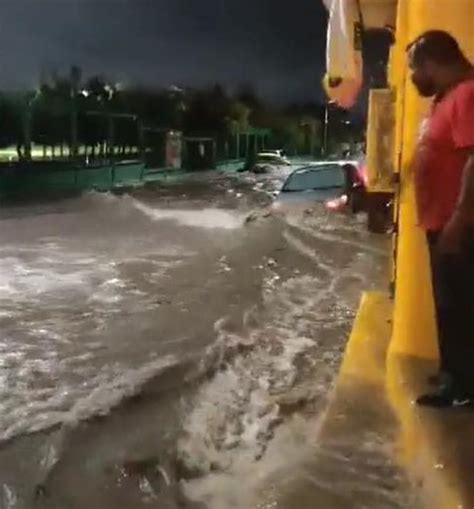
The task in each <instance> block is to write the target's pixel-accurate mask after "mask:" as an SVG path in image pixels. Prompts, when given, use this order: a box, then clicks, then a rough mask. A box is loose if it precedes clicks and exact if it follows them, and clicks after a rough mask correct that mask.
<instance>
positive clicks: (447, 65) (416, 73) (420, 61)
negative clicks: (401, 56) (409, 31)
mask: <svg viewBox="0 0 474 509" xmlns="http://www.w3.org/2000/svg"><path fill="white" fill-rule="evenodd" d="M407 53H408V59H409V65H410V69H411V71H412V75H411V79H412V81H413V84H414V85H415V87H416V89H417V90H418V92H419V94H420V95H421V96H423V97H432V96H434V95H436V94H439V93H441V92H443V91H444V90H446V88H447V87H449V86H450V85H451V84H452V82H453V78H454V77H455V76H457V74H458V73H459V69H462V68H464V67H465V66H466V65H469V63H468V60H467V59H466V57H465V56H464V54H463V52H462V50H461V48H460V47H459V44H458V42H457V41H456V39H455V38H454V37H453V36H451V35H450V34H448V33H447V32H443V31H442V30H430V31H428V32H425V33H423V34H421V35H420V36H419V37H418V38H417V39H415V40H414V41H413V42H412V43H410V44H409V45H408V47H407Z"/></svg>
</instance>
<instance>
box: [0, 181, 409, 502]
mask: <svg viewBox="0 0 474 509" xmlns="http://www.w3.org/2000/svg"><path fill="white" fill-rule="evenodd" d="M281 178H282V176H281V175H277V176H270V177H268V176H266V177H259V179H258V180H256V179H255V178H251V177H245V176H241V177H239V178H232V177H224V176H213V175H210V174H205V175H201V176H199V177H196V178H194V179H189V180H188V181H185V182H182V183H180V184H174V185H169V186H167V187H161V188H159V187H150V188H147V189H143V190H140V191H135V192H131V193H123V194H121V195H113V194H89V195H84V196H82V197H76V198H68V199H62V200H55V201H54V202H43V203H39V202H34V203H32V202H29V203H22V204H16V205H14V206H13V205H9V206H8V207H6V206H5V207H2V208H1V209H0V292H1V295H2V299H1V301H2V304H1V306H0V331H1V332H0V440H1V444H0V507H1V508H2V509H17V508H21V509H23V508H34V507H40V508H50V509H65V508H68V509H76V508H78V509H79V508H97V509H112V508H114V509H121V508H124V509H125V508H135V509H138V508H140V507H157V508H158V507H159V508H160V509H161V508H170V509H175V508H178V507H199V508H208V509H233V508H236V509H249V508H262V509H263V508H264V507H265V508H268V509H269V508H270V507H290V506H292V505H293V506H294V507H299V506H300V505H301V503H302V502H301V500H303V498H304V497H303V493H302V492H300V494H299V495H298V494H296V495H294V496H293V495H292V497H293V498H290V500H293V502H288V497H287V498H286V499H285V500H286V502H282V500H283V499H282V498H281V497H280V496H279V494H278V486H279V485H280V484H281V483H276V484H275V483H274V479H275V476H276V478H280V479H283V478H287V477H288V475H287V473H288V474H289V473H290V472H291V476H293V478H296V479H299V478H300V479H306V480H308V479H309V480H310V481H311V482H310V483H309V484H310V485H312V486H315V485H316V486H317V485H318V483H319V484H320V483H321V482H323V481H322V480H321V479H322V477H321V476H322V475H323V472H328V471H330V472H331V475H330V476H329V478H328V476H327V475H326V478H325V479H324V483H325V486H326V488H325V489H326V490H329V491H330V490H331V479H332V478H333V477H337V472H338V471H340V469H341V468H347V464H346V463H344V464H343V463H340V464H338V461H341V460H340V457H339V456H338V454H337V450H333V451H332V452H331V451H326V452H325V458H326V460H325V462H323V463H324V465H325V469H324V470H318V468H313V467H312V468H309V469H308V468H307V466H308V454H310V455H311V456H314V454H315V451H314V450H313V451H312V450H311V449H310V448H308V443H310V441H311V440H312V438H313V437H314V434H315V430H317V427H318V423H319V422H320V418H321V415H322V413H323V412H324V409H325V407H326V405H327V401H328V399H329V398H330V394H331V389H332V386H333V383H334V379H335V376H336V375H337V371H338V367H339V364H340V361H341V356H342V353H343V351H344V347H345V343H346V341H347V337H348V333H349V331H350V327H351V324H352V321H353V317H354V313H355V310H356V307H357V303H358V299H359V295H360V292H361V291H362V290H364V289H370V288H378V287H381V286H383V285H384V284H385V281H386V266H387V257H388V254H387V253H388V245H387V239H385V238H383V237H374V236H371V235H370V234H369V233H367V232H366V231H365V228H364V224H363V219H361V218H357V217H344V216H335V215H330V214H328V213H326V212H325V211H324V210H323V209H322V208H321V207H318V206H316V207H315V208H314V209H313V210H312V211H310V212H308V213H305V214H302V215H299V216H290V217H287V218H286V219H282V218H279V217H274V216H271V215H268V214H266V213H265V211H266V210H267V209H266V208H265V207H267V206H268V204H269V203H270V201H271V198H270V195H271V192H272V191H273V190H274V189H275V188H277V187H278V185H280V182H281ZM251 213H252V220H251V221H247V220H246V218H247V217H248V216H249V214H251ZM367 440H369V441H370V444H368V445H367V447H370V448H371V454H373V455H375V457H376V458H377V461H378V462H379V463H377V464H378V465H380V464H382V465H385V466H386V472H388V474H387V475H388V476H389V477H390V478H393V479H392V481H391V482H389V483H387V482H385V481H386V480H385V481H384V482H382V481H381V479H379V478H377V476H374V475H360V476H354V478H353V479H352V481H351V482H352V483H356V484H357V483H358V485H359V488H360V490H362V491H363V492H369V493H372V494H373V496H371V497H359V500H357V497H355V498H353V499H351V497H349V498H350V505H348V506H344V507H354V508H374V509H381V508H385V507H387V508H406V507H408V505H407V500H408V498H407V497H409V495H408V492H409V490H408V485H407V483H406V480H405V479H404V478H403V476H402V475H401V474H400V473H399V472H398V471H397V470H396V467H395V466H393V465H391V463H390V455H389V454H387V450H388V448H389V447H390V444H383V447H382V446H380V447H379V445H380V443H379V442H380V440H379V439H378V438H377V436H374V435H373V434H372V435H370V436H369V437H368V438H367ZM358 447H360V443H359V444H358ZM331 476H332V477H331ZM271 479H273V481H270V480H271ZM304 485H305V484H304V483H303V486H304ZM270 486H272V488H271V490H269V487H270ZM333 489H334V490H336V491H337V490H340V489H341V488H340V484H338V483H337V482H336V479H334V482H333ZM347 489H349V488H347ZM303 491H304V493H306V495H309V496H310V497H311V489H310V488H308V486H307V485H306V487H305V488H304V490H303ZM318 493H320V492H318V491H316V492H315V495H314V496H315V497H316V498H314V500H315V503H314V505H312V506H311V507H328V506H327V505H325V504H324V500H325V499H324V498H321V499H320V503H319V504H318V503H317V501H318V496H319V495H318ZM263 494H265V496H263ZM302 497H303V498H302ZM262 500H263V501H262ZM298 501H299V502H298ZM368 501H369V502H368ZM294 504H296V505H294ZM301 507H303V506H301ZM304 507H306V506H304ZM308 507H309V506H308Z"/></svg>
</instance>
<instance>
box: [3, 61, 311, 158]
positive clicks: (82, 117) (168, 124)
mask: <svg viewBox="0 0 474 509" xmlns="http://www.w3.org/2000/svg"><path fill="white" fill-rule="evenodd" d="M91 111H93V112H96V113H100V115H97V114H95V115H93V116H91V115H90V114H88V112H91ZM107 113H126V114H132V115H135V116H136V119H137V120H135V121H134V120H132V119H130V118H123V119H119V120H117V121H116V122H115V124H114V139H115V143H116V145H118V146H119V147H125V146H131V145H133V146H138V145H139V140H138V119H139V121H140V122H141V124H142V125H143V126H146V127H153V128H163V129H175V130H181V131H183V132H184V133H185V134H187V135H203V136H212V137H214V138H215V139H217V140H218V141H219V143H221V144H222V145H223V146H224V145H225V147H224V148H225V152H229V153H230V152H232V150H234V151H235V147H233V148H232V147H231V146H230V145H229V143H230V144H232V143H234V142H235V134H237V133H239V132H245V131H247V130H248V129H249V128H250V127H251V126H253V127H261V128H270V129H272V130H273V132H274V137H273V140H271V144H272V145H274V146H275V147H278V148H285V149H287V150H288V151H289V152H290V153H292V152H298V153H303V152H309V151H311V150H313V149H314V146H315V144H316V143H317V138H318V137H319V136H320V131H321V130H320V123H319V121H318V119H317V116H315V115H314V114H312V112H311V114H309V115H308V114H306V116H305V115H303V113H302V112H301V111H279V110H277V109H275V108H268V107H266V106H265V105H264V103H263V101H262V100H261V99H260V98H259V97H258V94H257V93H256V91H255V90H254V88H253V87H252V86H251V85H243V86H242V87H240V88H239V89H238V90H237V92H236V93H235V94H234V95H230V94H229V93H228V92H227V91H226V90H225V89H224V88H223V87H222V86H221V85H219V84H215V85H213V86H210V87H207V88H203V89H199V90H192V89H191V90H189V89H187V90H186V89H179V88H177V87H171V88H168V89H164V90H153V89H147V88H143V87H134V88H128V89H123V88H122V87H118V86H116V85H115V84H113V83H111V82H110V81H109V80H108V79H107V78H105V77H104V76H100V75H96V76H89V77H87V76H84V75H83V73H82V71H81V69H79V68H78V67H72V68H71V70H70V71H69V72H68V73H67V74H65V75H60V74H58V73H52V74H50V75H49V76H47V77H46V78H43V80H42V83H41V84H40V86H39V87H38V89H37V90H36V91H32V92H29V93H25V94H21V95H16V96H11V95H7V94H1V93H0V118H1V123H0V148H5V147H9V146H17V147H18V152H19V155H20V156H21V146H22V145H24V144H25V133H27V132H31V140H30V141H31V143H33V144H36V145H44V146H51V147H52V146H58V145H60V146H61V152H62V153H69V152H70V150H66V148H65V147H66V146H68V145H69V146H70V145H71V143H72V132H73V131H77V139H76V142H77V144H78V145H80V146H88V147H92V153H93V154H94V153H95V151H96V150H98V151H101V150H103V147H104V144H105V143H106V140H107V139H108V136H109V134H110V125H109V124H108V121H107V119H106V114H107ZM74 126H76V127H77V129H75V128H74ZM232 138H233V139H234V141H232ZM229 139H231V141H230V142H229ZM318 143H319V142H318Z"/></svg>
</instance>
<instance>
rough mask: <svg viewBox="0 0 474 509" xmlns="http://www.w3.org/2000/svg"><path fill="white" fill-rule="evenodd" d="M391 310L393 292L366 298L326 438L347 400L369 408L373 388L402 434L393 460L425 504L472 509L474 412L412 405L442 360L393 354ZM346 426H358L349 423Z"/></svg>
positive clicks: (327, 422)
mask: <svg viewBox="0 0 474 509" xmlns="http://www.w3.org/2000/svg"><path fill="white" fill-rule="evenodd" d="M392 313H393V310H392V303H391V301H390V299H389V298H388V295H385V294H381V293H366V294H364V295H363V297H362V300H361V304H360V308H359V311H358V314H357V317H356V320H355V323H354V327H353V330H352V333H351V337H350V340H349V343H348V345H347V349H346V354H345V357H344V361H343V364H342V367H341V370H340V374H339V378H338V381H337V386H336V390H335V395H334V400H333V401H332V403H331V405H330V407H329V410H328V414H327V416H326V419H325V423H324V425H323V429H322V433H321V435H322V438H324V435H325V429H330V428H331V423H333V422H334V417H335V412H337V408H338V407H340V406H341V400H347V398H352V399H353V406H354V408H355V407H356V406H357V404H360V405H362V406H361V407H359V411H360V410H362V411H363V412H366V411H367V408H368V405H370V403H369V402H367V401H365V402H364V401H363V398H361V395H360V392H361V388H363V387H364V386H365V387H371V388H372V389H371V391H372V392H373V394H374V395H375V396H376V399H377V400H378V404H379V405H382V406H384V404H385V403H388V404H389V406H390V408H391V409H392V413H393V415H394V416H395V417H396V418H395V421H396V424H395V426H394V425H393V423H392V425H390V429H391V431H390V433H392V432H395V435H394V436H393V437H392V438H394V439H395V443H396V447H395V449H394V451H393V453H394V455H395V458H394V459H395V460H396V461H397V462H398V463H399V464H400V465H401V466H402V467H403V468H404V469H405V470H406V471H407V472H408V474H409V477H410V478H411V479H412V480H413V481H414V485H415V486H417V487H418V488H419V489H420V491H421V499H422V501H423V506H426V507H428V508H430V509H431V508H433V509H435V508H437V509H473V508H474V412H473V411H472V410H466V409H448V410H435V409H421V408H418V407H416V406H415V405H414V404H413V401H414V399H415V398H416V396H418V395H419V394H421V393H423V392H425V391H427V390H429V387H428V386H427V383H426V379H427V377H428V375H430V374H433V373H434V372H435V371H436V363H434V362H429V361H424V360H420V359H417V358H414V357H407V356H400V355H389V356H387V347H388V345H389V342H390V340H391V337H392V327H391V319H392ZM345 405H346V406H347V402H346V403H345ZM383 411H384V412H385V411H386V410H383ZM374 415H376V414H372V418H374ZM348 418H349V419H350V420H352V424H353V425H354V429H359V427H360V417H359V416H357V415H355V414H354V415H353V416H350V415H349V416H348ZM376 418H379V417H376ZM370 425H371V426H373V424H372V423H370ZM346 428H347V429H349V428H351V425H349V423H347V424H346Z"/></svg>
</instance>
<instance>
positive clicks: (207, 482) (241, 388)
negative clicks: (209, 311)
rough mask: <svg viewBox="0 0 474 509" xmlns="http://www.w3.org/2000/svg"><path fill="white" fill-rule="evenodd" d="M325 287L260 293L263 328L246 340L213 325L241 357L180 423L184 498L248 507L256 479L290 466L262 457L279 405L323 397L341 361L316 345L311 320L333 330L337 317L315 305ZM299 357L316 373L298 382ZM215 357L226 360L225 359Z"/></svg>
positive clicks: (332, 350)
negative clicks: (186, 477) (186, 475)
mask: <svg viewBox="0 0 474 509" xmlns="http://www.w3.org/2000/svg"><path fill="white" fill-rule="evenodd" d="M326 284H327V282H322V281H321V280H319V279H317V278H313V277H311V276H303V277H295V278H291V279H289V280H287V281H286V282H284V283H283V284H281V285H280V287H279V288H277V289H275V288H273V289H272V290H269V291H268V292H267V293H266V294H265V296H264V299H265V308H266V309H267V310H268V315H267V316H266V319H265V323H264V324H263V325H262V326H261V327H258V328H255V329H251V330H249V331H248V333H247V335H246V336H236V335H235V334H230V333H226V332H225V330H224V329H223V328H222V323H221V324H219V326H218V327H217V328H218V330H219V332H220V334H219V340H218V343H217V347H219V346H220V347H221V348H222V349H223V350H225V349H227V350H228V349H229V348H230V349H233V350H234V351H237V352H238V351H240V350H243V353H241V354H238V355H237V356H236V357H235V358H234V360H232V361H231V362H229V363H227V364H226V365H225V368H224V369H222V370H221V371H220V372H218V373H217V375H216V376H215V377H214V378H213V379H212V380H210V381H209V382H207V383H205V384H204V385H203V386H202V387H201V388H200V390H199V393H198V395H197V398H196V403H195V405H194V407H193V408H192V410H191V412H190V413H189V415H188V417H187V419H186V421H185V424H184V429H185V434H184V437H183V438H182V439H181V440H180V441H179V444H178V458H179V461H180V463H181V464H183V465H184V466H185V470H187V471H188V472H190V476H191V477H196V478H195V479H192V480H189V481H187V482H185V483H184V491H185V494H186V496H187V497H189V498H190V499H191V500H193V501H195V502H201V503H204V504H205V506H206V507H208V508H209V509H234V508H235V509H244V508H245V509H248V508H250V507H252V503H253V502H254V501H255V500H254V498H255V497H256V496H257V494H258V489H257V488H258V486H260V482H261V481H262V479H263V477H267V476H268V475H270V474H271V472H273V470H274V468H276V467H277V466H278V465H279V466H281V465H282V463H283V462H284V461H289V457H288V455H287V454H286V452H288V451H286V449H285V450H282V451H281V456H279V457H278V458H277V456H276V455H275V453H274V452H273V453H272V454H273V456H271V458H270V459H269V458H268V457H267V448H268V446H269V444H270V443H272V437H273V435H274V432H275V429H276V428H277V427H278V425H279V424H280V423H281V420H282V414H281V411H282V405H283V407H285V406H286V405H289V406H291V405H292V404H293V403H298V402H309V401H312V400H314V399H318V398H324V397H325V396H326V394H327V393H328V391H329V390H330V388H331V383H332V379H333V376H334V375H335V373H336V372H337V370H336V369H335V368H336V366H337V363H338V362H339V359H340V350H339V349H338V346H337V341H336V344H335V343H334V342H331V343H328V344H326V345H322V344H320V341H319V339H320V338H319V333H318V328H319V327H320V324H319V323H318V319H324V321H325V322H326V324H330V323H332V325H333V326H335V327H338V325H339V321H338V320H339V319H340V317H339V316H338V314H337V312H335V311H334V312H333V314H332V315H331V314H328V313H327V309H326V308H325V307H324V305H322V304H323V303H324V300H325V299H326V300H327V299H329V298H330V297H331V289H330V288H329V289H328V288H325V287H326ZM332 297H334V296H332ZM344 319H347V317H345V318H344ZM235 345H240V349H239V347H238V346H237V347H236V346H235ZM316 352H319V357H317V356H316V355H315V354H316ZM313 356H314V358H313ZM218 357H219V356H218ZM301 357H304V358H305V359H306V362H309V363H310V364H313V367H314V373H317V376H315V377H314V378H312V379H311V383H310V384H308V383H303V382H302V381H301V380H300V381H298V373H299V369H300V368H299V365H298V359H300V358H301ZM222 359H224V362H225V355H223V356H222ZM285 429H286V428H285ZM284 440H286V438H285V439H284ZM290 442H291V440H290V441H289V442H288V444H287V445H288V446H289V444H290ZM285 451H286V452H285ZM303 452H304V449H303V448H298V449H294V450H293V453H294V455H295V458H296V457H298V458H299V459H301V454H302V453H303ZM242 486H245V492H244V493H242Z"/></svg>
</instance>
